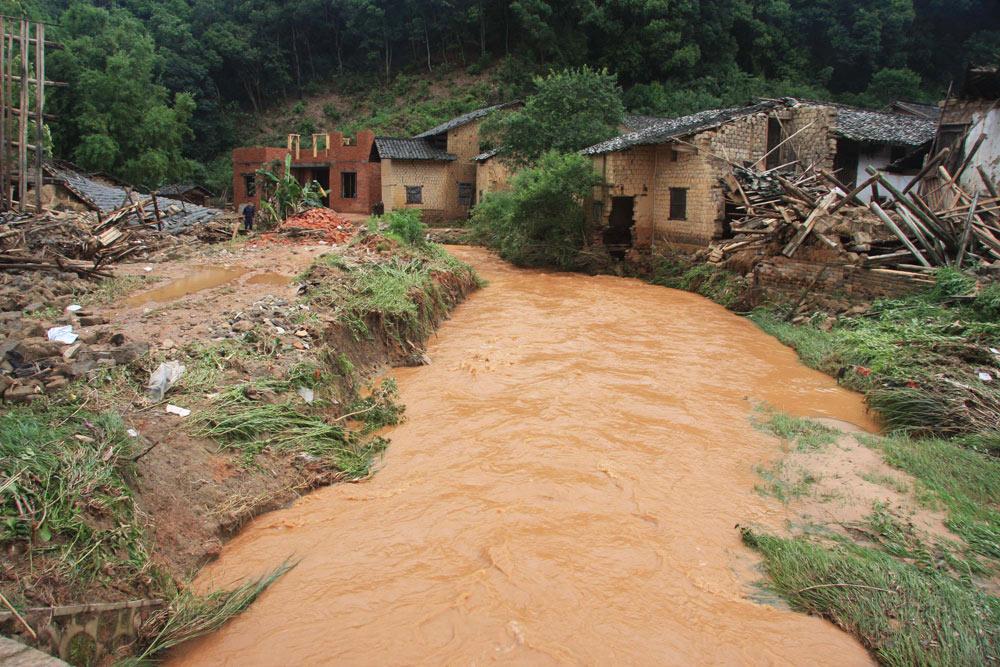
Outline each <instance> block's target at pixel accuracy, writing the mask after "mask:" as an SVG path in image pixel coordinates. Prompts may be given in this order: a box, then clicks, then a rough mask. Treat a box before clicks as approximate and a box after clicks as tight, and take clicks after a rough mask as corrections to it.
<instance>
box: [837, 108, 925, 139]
mask: <svg viewBox="0 0 1000 667" xmlns="http://www.w3.org/2000/svg"><path fill="white" fill-rule="evenodd" d="M936 130H937V123H936V122H935V121H933V120H930V119H929V118H918V117H917V116H911V115H909V114H899V113H883V112H881V111H866V110H864V109H854V108H851V107H838V108H837V128H836V130H835V131H836V134H837V135H838V136H841V137H843V138H845V139H851V140H853V141H862V142H866V143H876V144H890V145H893V146H919V145H921V144H924V143H927V142H928V141H930V140H931V139H933V138H934V132H935V131H936Z"/></svg>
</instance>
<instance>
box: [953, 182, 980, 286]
mask: <svg viewBox="0 0 1000 667" xmlns="http://www.w3.org/2000/svg"><path fill="white" fill-rule="evenodd" d="M978 203H979V193H978V192H977V193H976V194H975V195H973V196H972V204H971V205H970V206H969V215H968V216H966V218H965V227H964V228H963V229H962V238H961V239H960V240H959V242H958V252H957V253H956V254H955V268H957V269H960V268H962V259H963V258H964V257H965V249H966V247H967V246H968V245H969V236H970V235H971V234H972V220H973V219H974V218H975V217H976V204H978Z"/></svg>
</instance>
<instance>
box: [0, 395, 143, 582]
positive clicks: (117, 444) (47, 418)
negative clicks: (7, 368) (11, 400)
mask: <svg viewBox="0 0 1000 667" xmlns="http://www.w3.org/2000/svg"><path fill="white" fill-rule="evenodd" d="M132 455H133V447H132V439H131V438H130V437H129V436H128V434H127V433H126V432H125V427H124V425H123V424H122V421H121V419H120V418H119V417H118V416H117V415H114V414H110V413H103V414H97V413H93V412H90V411H87V410H85V409H84V406H83V405H79V404H77V403H73V402H63V403H56V402H45V403H41V404H38V405H32V406H29V407H13V408H10V409H8V410H7V411H6V412H4V413H3V414H0V544H3V545H5V549H6V548H9V549H11V550H12V551H11V553H20V552H26V551H30V553H31V554H32V558H34V559H38V558H39V557H45V558H46V559H47V560H46V561H45V563H44V564H43V563H42V562H37V563H36V567H35V568H33V572H35V573H37V574H38V575H39V576H41V577H44V576H45V574H44V570H45V569H47V568H50V567H51V568H54V569H56V570H58V571H60V572H62V573H63V574H65V575H67V576H68V579H69V580H70V581H75V582H79V583H81V584H82V583H87V582H89V581H92V580H94V579H95V578H100V577H107V578H109V579H111V578H114V577H115V576H118V575H120V574H122V573H123V572H126V571H127V572H128V573H129V575H130V576H133V577H134V576H135V575H136V573H137V572H139V571H141V570H144V569H146V568H147V567H148V565H149V553H148V548H147V543H146V539H145V534H144V531H143V529H142V527H141V526H140V524H139V522H138V520H137V516H136V509H135V504H134V501H133V498H132V494H131V491H130V489H129V485H128V482H127V478H128V477H129V475H130V474H131V466H132V462H131V458H130V457H131V456H132ZM20 585H21V588H22V590H23V589H24V588H25V587H30V586H31V582H28V581H25V582H20Z"/></svg>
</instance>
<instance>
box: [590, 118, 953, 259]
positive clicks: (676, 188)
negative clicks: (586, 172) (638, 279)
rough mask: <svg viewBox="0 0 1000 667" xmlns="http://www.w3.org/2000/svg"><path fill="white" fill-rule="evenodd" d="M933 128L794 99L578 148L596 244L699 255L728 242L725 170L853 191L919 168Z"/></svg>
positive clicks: (646, 127) (654, 124) (651, 125)
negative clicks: (885, 171)
mask: <svg viewBox="0 0 1000 667" xmlns="http://www.w3.org/2000/svg"><path fill="white" fill-rule="evenodd" d="M934 130H935V123H934V121H932V120H929V119H925V118H918V117H915V116H913V115H911V114H891V113H882V112H872V111H864V110H860V109H853V108H850V107H845V106H842V105H834V104H826V103H821V102H809V101H799V100H793V99H781V100H764V101H761V102H757V103H755V104H750V105H746V106H742V107H732V108H727V109H711V110H707V111H701V112H698V113H695V114H690V115H688V116H682V117H680V118H673V119H666V120H664V119H660V120H655V119H648V118H647V119H646V122H644V123H643V127H641V128H640V129H638V130H633V131H630V132H626V133H624V134H621V135H619V136H617V137H614V138H612V139H609V140H607V141H604V142H601V143H599V144H596V145H594V146H591V147H589V148H586V149H584V150H583V151H582V152H583V154H585V155H589V156H591V157H592V159H593V161H594V166H595V169H596V171H597V172H598V174H599V175H600V176H601V184H600V185H599V186H598V187H596V188H595V191H594V193H593V197H592V199H591V200H590V201H589V202H588V214H589V215H590V216H591V221H592V222H593V224H594V228H595V229H596V230H597V236H596V238H595V239H594V241H595V242H598V243H603V244H604V245H605V246H607V247H608V248H609V250H611V251H612V252H616V253H622V252H624V251H626V250H627V249H628V248H631V247H637V248H646V249H650V248H653V247H655V246H656V245H657V244H658V243H671V244H679V245H681V246H698V247H701V246H704V245H706V244H708V243H709V242H711V241H712V240H713V239H718V238H724V237H726V236H727V235H730V234H731V229H730V228H729V226H728V224H727V218H728V215H729V214H730V213H731V210H727V203H726V202H727V199H726V196H725V193H726V189H727V186H726V181H727V179H731V177H732V176H731V172H732V168H733V167H734V166H735V167H755V168H757V169H760V170H762V171H769V170H779V169H781V168H783V167H788V166H790V165H794V164H798V165H801V166H805V167H815V168H822V169H825V170H828V171H832V172H835V173H838V174H840V175H841V176H843V178H844V180H845V181H847V182H849V183H854V182H856V181H857V180H858V175H859V174H862V175H864V174H865V169H866V168H867V167H869V166H873V167H876V168H880V169H881V168H886V167H889V165H893V164H896V163H899V162H900V160H901V159H902V158H904V157H908V160H907V161H903V163H901V164H900V166H899V171H900V173H899V178H905V177H906V176H907V175H908V174H909V172H913V173H915V172H916V171H917V170H919V168H920V164H921V163H922V159H923V155H924V154H926V152H927V149H928V148H929V145H930V142H931V140H932V139H933V136H934Z"/></svg>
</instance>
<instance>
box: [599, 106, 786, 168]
mask: <svg viewBox="0 0 1000 667" xmlns="http://www.w3.org/2000/svg"><path fill="white" fill-rule="evenodd" d="M787 104H788V103H787V102H784V101H781V100H766V101H764V102H758V103H757V104H750V105H748V106H742V107H730V108H728V109H709V110H707V111H699V112H698V113H693V114H690V115H688V116H681V117H680V118H669V119H661V120H659V121H658V122H655V123H652V124H650V125H648V126H647V127H645V128H643V129H640V130H635V131H633V132H627V133H625V134H622V135H619V136H617V137H615V138H613V139H608V140H607V141H602V142H601V143H599V144H595V145H593V146H591V147H589V148H584V149H583V151H582V152H583V153H584V154H585V155H600V154H602V153H612V152H614V151H620V150H624V149H626V148H631V147H632V146H643V145H648V144H660V143H663V142H665V141H667V140H669V139H674V138H678V137H686V136H688V135H691V134H695V133H698V132H702V131H704V130H708V129H711V128H714V127H718V126H719V125H722V124H723V123H727V122H729V121H730V120H733V119H735V118H742V117H743V116H749V115H752V114H755V113H759V112H761V111H769V110H770V109H774V108H776V107H779V106H786V105H787Z"/></svg>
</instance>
